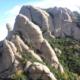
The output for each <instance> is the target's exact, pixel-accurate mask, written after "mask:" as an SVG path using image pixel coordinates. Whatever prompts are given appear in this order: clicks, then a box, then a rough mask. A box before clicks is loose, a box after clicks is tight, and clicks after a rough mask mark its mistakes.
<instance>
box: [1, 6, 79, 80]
mask: <svg viewBox="0 0 80 80" xmlns="http://www.w3.org/2000/svg"><path fill="white" fill-rule="evenodd" d="M6 26H7V29H8V36H7V37H6V39H5V40H3V41H2V42H0V60H1V64H0V78H7V77H10V76H11V75H12V74H13V73H15V72H16V71H18V70H22V71H23V72H25V73H26V74H28V78H29V79H31V80H37V79H39V78H41V79H42V80H57V79H56V77H55V76H54V74H53V73H52V72H51V70H50V69H49V67H48V66H47V64H48V65H50V66H51V68H53V69H54V68H55V69H56V70H59V71H60V72H61V74H63V73H64V69H63V67H62V65H61V63H60V62H59V60H58V58H57V55H56V52H58V53H59V54H61V51H60V50H59V49H58V48H55V49H53V48H52V47H51V45H50V44H49V42H48V41H47V39H49V38H54V36H56V37H73V38H75V39H80V35H79V34H80V28H79V26H78V27H77V24H76V22H75V17H74V14H73V13H72V12H71V11H69V10H68V9H63V8H50V9H46V10H43V9H40V8H35V7H32V6H23V7H22V8H21V10H20V12H19V15H17V16H16V19H15V23H14V28H13V30H11V29H10V26H9V24H7V25H6ZM55 51H56V52H55Z"/></svg>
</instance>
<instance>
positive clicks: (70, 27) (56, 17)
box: [46, 7, 80, 40]
mask: <svg viewBox="0 0 80 80" xmlns="http://www.w3.org/2000/svg"><path fill="white" fill-rule="evenodd" d="M46 11H47V12H48V13H49V14H50V15H51V17H52V19H53V24H54V30H53V32H52V34H53V35H55V36H56V37H72V38H74V39H77V40H79V39H80V36H79V34H80V28H79V27H78V26H77V24H76V21H75V15H74V13H73V12H71V11H70V10H69V9H67V8H57V7H55V8H50V9H47V10H46ZM76 18H77V17H76Z"/></svg>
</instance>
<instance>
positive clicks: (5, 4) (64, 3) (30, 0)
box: [0, 0, 80, 41]
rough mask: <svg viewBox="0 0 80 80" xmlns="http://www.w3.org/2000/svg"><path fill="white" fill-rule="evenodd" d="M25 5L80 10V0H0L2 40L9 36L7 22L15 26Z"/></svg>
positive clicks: (0, 38) (0, 37)
mask: <svg viewBox="0 0 80 80" xmlns="http://www.w3.org/2000/svg"><path fill="white" fill-rule="evenodd" d="M23 5H32V6H36V7H41V8H49V7H55V6H57V7H66V8H69V9H70V10H71V11H75V10H77V11H79V7H80V0H0V41H1V40H3V39H4V38H5V37H6V36H7V29H6V23H9V24H10V25H11V27H12V28H13V25H14V21H15V17H16V15H17V14H18V13H19V10H20V8H21V7H22V6H23ZM79 12H80V11H79Z"/></svg>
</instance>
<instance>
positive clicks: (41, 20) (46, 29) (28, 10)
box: [19, 6, 54, 38]
mask: <svg viewBox="0 0 80 80" xmlns="http://www.w3.org/2000/svg"><path fill="white" fill-rule="evenodd" d="M19 13H20V14H23V15H25V16H26V17H28V18H29V20H30V21H32V22H33V23H34V24H36V25H38V26H39V27H40V29H41V30H42V33H43V36H44V37H45V38H49V36H50V37H53V38H54V36H52V35H51V31H52V30H54V26H53V23H52V18H51V16H50V15H49V14H48V13H47V12H46V11H45V10H42V9H40V8H37V7H32V6H23V7H22V8H21V10H20V12H19Z"/></svg>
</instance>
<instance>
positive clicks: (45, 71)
mask: <svg viewBox="0 0 80 80" xmlns="http://www.w3.org/2000/svg"><path fill="white" fill-rule="evenodd" d="M28 64H29V66H28V67H27V68H26V67H25V72H26V73H27V75H28V78H29V79H31V80H38V79H39V80H57V79H56V78H55V77H54V75H53V74H52V72H50V70H49V68H48V67H47V66H46V65H44V64H41V63H38V62H34V63H32V64H31V63H28ZM28 64H27V65H28Z"/></svg>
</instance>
